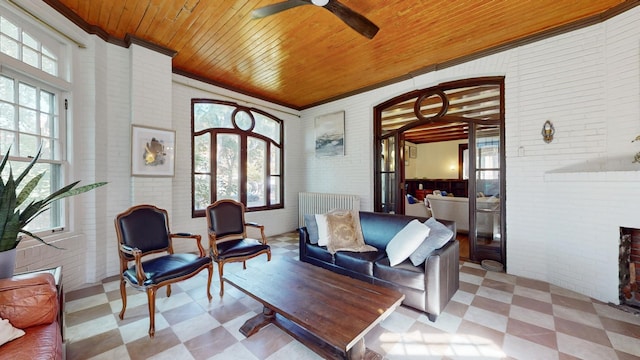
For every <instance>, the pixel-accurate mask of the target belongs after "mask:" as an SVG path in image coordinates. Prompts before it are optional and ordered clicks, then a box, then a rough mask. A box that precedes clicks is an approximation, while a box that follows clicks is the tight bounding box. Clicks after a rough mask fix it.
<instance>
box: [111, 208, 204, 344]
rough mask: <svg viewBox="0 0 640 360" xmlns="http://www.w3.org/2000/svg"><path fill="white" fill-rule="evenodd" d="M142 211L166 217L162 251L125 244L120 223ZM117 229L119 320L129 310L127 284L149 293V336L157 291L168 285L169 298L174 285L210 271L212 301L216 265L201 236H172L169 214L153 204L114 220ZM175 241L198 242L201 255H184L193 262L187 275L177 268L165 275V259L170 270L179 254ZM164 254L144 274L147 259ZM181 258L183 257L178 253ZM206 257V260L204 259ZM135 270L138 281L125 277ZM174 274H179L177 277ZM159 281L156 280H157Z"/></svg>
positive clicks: (153, 326) (152, 334) (127, 212)
mask: <svg viewBox="0 0 640 360" xmlns="http://www.w3.org/2000/svg"><path fill="white" fill-rule="evenodd" d="M140 210H149V211H151V212H153V213H156V214H161V215H162V216H163V217H164V226H165V229H166V236H167V242H166V244H167V246H166V247H161V248H154V249H147V250H146V251H143V250H141V249H139V248H138V247H134V246H130V245H127V244H126V242H127V241H126V234H125V231H124V230H123V226H122V224H121V220H122V219H125V218H127V217H128V216H130V215H132V214H134V213H135V212H137V211H140ZM115 227H116V234H117V238H118V250H119V251H118V254H119V257H120V296H121V297H122V310H121V311H120V314H119V317H120V320H122V319H124V313H125V310H126V308H127V293H126V283H127V282H128V283H129V284H130V285H131V286H132V287H133V288H134V289H136V290H140V291H145V292H146V293H147V300H148V306H149V336H150V337H153V336H154V334H155V298H156V292H157V290H158V289H159V288H161V287H163V286H166V287H167V296H171V284H173V283H176V282H179V281H183V280H186V279H189V278H191V277H193V276H195V275H197V274H198V273H199V272H200V271H202V270H204V269H207V270H208V272H209V274H208V280H207V298H208V299H209V301H211V299H212V296H211V292H210V288H211V278H212V275H213V263H212V262H211V258H210V257H209V256H208V255H207V253H206V251H205V249H204V247H203V246H202V244H201V242H202V241H201V240H202V237H201V236H200V235H192V234H188V233H171V232H170V230H169V217H168V213H167V211H166V210H164V209H160V208H158V207H155V206H153V205H146V204H144V205H137V206H133V207H131V208H129V209H128V210H126V211H125V212H123V213H120V214H118V215H117V216H116V218H115ZM173 239H194V240H196V246H197V247H198V255H197V258H194V255H193V254H184V255H185V256H189V257H188V258H186V261H188V260H190V259H191V260H192V264H191V265H190V267H191V269H190V270H191V271H188V272H185V271H183V270H176V266H175V265H174V266H173V268H170V269H167V270H168V271H169V272H171V274H163V273H162V271H163V269H162V268H161V266H162V260H163V258H164V259H167V260H168V261H167V265H168V267H171V265H173V264H171V263H172V262H173V263H174V264H175V263H176V261H175V260H174V259H170V257H172V256H174V255H176V254H175V253H174V250H173ZM162 253H165V254H166V255H165V256H156V257H154V258H153V259H151V261H150V262H149V263H151V262H153V263H154V265H150V266H149V267H153V269H151V271H145V268H144V266H145V262H143V259H145V258H146V257H147V256H148V255H152V254H162ZM177 255H178V256H179V255H181V254H177ZM205 258H206V260H205ZM186 261H185V259H179V261H178V262H180V263H181V264H178V266H181V265H182V264H183V263H185V262H186ZM131 262H133V267H130V265H129V264H130V263H131ZM133 269H135V279H134V278H133V277H126V276H125V272H127V271H130V270H131V271H132V270H133ZM175 274H179V275H178V276H175ZM156 278H157V279H156Z"/></svg>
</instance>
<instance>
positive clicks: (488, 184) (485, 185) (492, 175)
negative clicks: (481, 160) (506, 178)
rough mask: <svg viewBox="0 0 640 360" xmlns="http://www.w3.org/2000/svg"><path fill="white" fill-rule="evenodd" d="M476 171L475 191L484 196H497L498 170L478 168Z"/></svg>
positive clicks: (498, 186) (498, 184)
mask: <svg viewBox="0 0 640 360" xmlns="http://www.w3.org/2000/svg"><path fill="white" fill-rule="evenodd" d="M476 173H477V176H476V191H477V192H482V193H483V194H484V196H499V193H500V170H478V171H477V172H476Z"/></svg>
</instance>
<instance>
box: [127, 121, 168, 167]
mask: <svg viewBox="0 0 640 360" xmlns="http://www.w3.org/2000/svg"><path fill="white" fill-rule="evenodd" d="M175 138H176V132H175V131H173V130H164V129H157V128H152V127H145V126H138V125H131V175H133V176H173V172H174V167H175Z"/></svg>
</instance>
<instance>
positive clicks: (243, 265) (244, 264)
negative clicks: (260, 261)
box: [242, 261, 247, 270]
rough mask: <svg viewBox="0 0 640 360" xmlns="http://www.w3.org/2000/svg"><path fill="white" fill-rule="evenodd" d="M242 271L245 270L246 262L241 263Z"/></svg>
mask: <svg viewBox="0 0 640 360" xmlns="http://www.w3.org/2000/svg"><path fill="white" fill-rule="evenodd" d="M242 270H247V262H246V261H243V262H242Z"/></svg>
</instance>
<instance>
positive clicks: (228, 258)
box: [206, 199, 271, 297]
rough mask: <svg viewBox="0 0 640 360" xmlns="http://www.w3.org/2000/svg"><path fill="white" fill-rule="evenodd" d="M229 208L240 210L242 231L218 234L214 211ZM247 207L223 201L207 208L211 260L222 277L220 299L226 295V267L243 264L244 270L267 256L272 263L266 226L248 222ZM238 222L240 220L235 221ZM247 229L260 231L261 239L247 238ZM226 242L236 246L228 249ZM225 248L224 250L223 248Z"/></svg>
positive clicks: (229, 200) (233, 201)
mask: <svg viewBox="0 0 640 360" xmlns="http://www.w3.org/2000/svg"><path fill="white" fill-rule="evenodd" d="M225 206H226V207H229V208H236V209H240V211H239V213H240V214H241V215H240V216H241V219H239V221H241V224H242V225H243V226H242V228H241V229H238V230H237V231H231V232H230V231H225V232H224V233H223V232H217V231H216V230H217V229H216V226H215V220H214V219H212V211H215V209H216V208H218V207H225ZM244 213H245V207H244V204H242V203H241V202H237V201H235V200H231V199H223V200H218V201H216V202H214V203H213V204H211V205H209V206H208V207H207V211H206V214H207V229H208V235H209V248H210V251H211V258H212V259H213V261H214V262H216V263H217V264H218V273H219V275H220V297H222V296H223V295H224V278H223V276H224V270H223V269H224V265H225V264H226V263H231V262H242V268H243V269H246V268H247V263H246V261H247V260H249V259H251V258H254V257H256V256H259V255H262V254H266V255H267V261H271V248H270V247H269V245H268V244H267V237H266V236H265V234H264V225H261V224H257V223H255V222H246V221H245V218H244ZM235 220H238V219H235ZM247 227H251V228H255V229H258V230H260V239H258V240H255V239H249V238H247ZM246 241H257V242H258V243H259V245H253V244H251V243H247V242H246ZM225 242H231V243H234V242H235V244H234V245H233V246H232V247H226V246H225V245H221V244H223V243H225ZM223 246H224V248H223Z"/></svg>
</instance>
